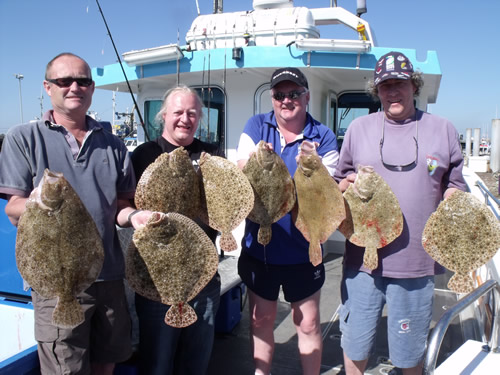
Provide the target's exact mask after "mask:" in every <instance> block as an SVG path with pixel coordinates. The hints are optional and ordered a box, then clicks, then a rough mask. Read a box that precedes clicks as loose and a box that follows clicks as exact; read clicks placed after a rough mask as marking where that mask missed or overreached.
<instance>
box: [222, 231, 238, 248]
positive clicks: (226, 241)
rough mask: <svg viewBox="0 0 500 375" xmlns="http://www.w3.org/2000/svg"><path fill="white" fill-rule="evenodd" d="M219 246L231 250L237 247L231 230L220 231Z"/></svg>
mask: <svg viewBox="0 0 500 375" xmlns="http://www.w3.org/2000/svg"><path fill="white" fill-rule="evenodd" d="M220 248H221V250H223V251H233V250H236V249H237V248H238V244H237V243H236V240H235V239H234V236H233V234H232V233H231V232H229V233H222V234H221V236H220Z"/></svg>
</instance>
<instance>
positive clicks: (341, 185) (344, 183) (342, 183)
mask: <svg viewBox="0 0 500 375" xmlns="http://www.w3.org/2000/svg"><path fill="white" fill-rule="evenodd" d="M356 176H357V174H356V173H351V174H349V175H347V176H346V178H344V179H343V180H341V181H340V182H339V189H340V191H341V192H342V193H343V192H344V191H346V190H347V188H348V187H349V185H351V184H353V183H354V181H355V180H356Z"/></svg>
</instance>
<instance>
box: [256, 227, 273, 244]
mask: <svg viewBox="0 0 500 375" xmlns="http://www.w3.org/2000/svg"><path fill="white" fill-rule="evenodd" d="M271 234H272V233H271V226H270V225H266V226H263V225H261V226H260V228H259V233H258V235H257V241H258V242H259V243H260V244H261V245H263V246H266V245H267V244H268V243H269V242H270V241H271Z"/></svg>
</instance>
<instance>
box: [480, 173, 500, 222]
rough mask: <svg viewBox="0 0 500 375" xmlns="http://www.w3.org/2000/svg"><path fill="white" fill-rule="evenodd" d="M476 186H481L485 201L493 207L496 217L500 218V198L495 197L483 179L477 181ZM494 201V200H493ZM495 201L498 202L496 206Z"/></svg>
mask: <svg viewBox="0 0 500 375" xmlns="http://www.w3.org/2000/svg"><path fill="white" fill-rule="evenodd" d="M476 186H477V187H478V188H479V190H480V191H481V193H482V194H483V197H484V203H485V204H486V205H487V206H488V207H490V208H491V210H492V211H493V213H494V214H495V216H496V218H497V219H499V220H500V216H499V207H500V200H498V199H497V198H495V197H494V196H493V194H492V193H491V191H489V190H488V188H487V187H486V186H484V184H483V183H482V182H481V181H476ZM492 201H493V202H492ZM494 203H496V207H495V206H494Z"/></svg>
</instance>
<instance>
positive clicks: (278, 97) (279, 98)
mask: <svg viewBox="0 0 500 375" xmlns="http://www.w3.org/2000/svg"><path fill="white" fill-rule="evenodd" d="M306 92H307V90H304V91H290V92H289V93H288V94H285V93H284V92H276V93H274V94H273V98H274V99H275V100H277V101H279V102H282V101H283V100H285V98H286V97H288V99H290V100H296V99H298V98H300V97H301V96H302V95H304V94H305V93H306Z"/></svg>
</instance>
